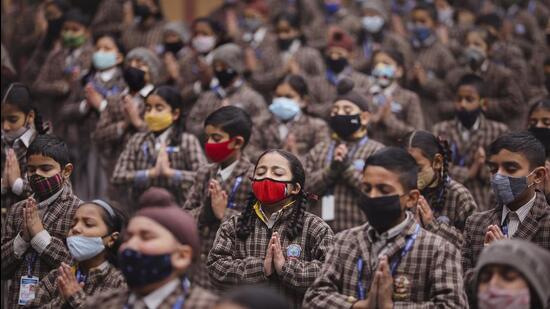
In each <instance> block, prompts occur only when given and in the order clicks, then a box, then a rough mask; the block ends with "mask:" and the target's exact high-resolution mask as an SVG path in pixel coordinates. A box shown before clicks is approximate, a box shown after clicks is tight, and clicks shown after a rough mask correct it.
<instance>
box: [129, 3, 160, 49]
mask: <svg viewBox="0 0 550 309" xmlns="http://www.w3.org/2000/svg"><path fill="white" fill-rule="evenodd" d="M129 5H130V7H131V9H130V10H128V9H124V10H123V12H124V16H123V25H122V35H121V37H122V42H123V43H124V46H125V47H126V48H127V49H133V48H137V47H144V48H154V46H155V45H157V44H159V43H161V41H162V29H163V26H164V21H163V16H162V10H161V7H160V3H159V2H158V1H156V0H132V1H131V2H130V3H129Z"/></svg>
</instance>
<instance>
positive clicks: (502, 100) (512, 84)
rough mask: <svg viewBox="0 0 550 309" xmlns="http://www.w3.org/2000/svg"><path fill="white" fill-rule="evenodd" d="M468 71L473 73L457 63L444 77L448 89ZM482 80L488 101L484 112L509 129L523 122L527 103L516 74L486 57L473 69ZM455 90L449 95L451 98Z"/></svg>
mask: <svg viewBox="0 0 550 309" xmlns="http://www.w3.org/2000/svg"><path fill="white" fill-rule="evenodd" d="M467 73H474V72H473V71H472V70H471V69H470V68H469V67H468V66H462V67H456V68H454V69H453V70H451V71H450V72H449V73H448V74H447V77H446V78H445V80H446V83H447V87H448V89H455V87H456V85H457V83H458V81H459V80H460V78H461V77H462V76H463V75H464V74H467ZM475 73H476V74H479V75H481V76H482V77H483V79H484V80H485V83H484V88H485V89H484V91H485V98H486V100H489V101H490V105H489V108H488V109H487V111H486V112H485V115H486V116H487V118H489V119H491V120H495V121H499V122H502V123H504V124H506V125H507V126H508V127H510V128H512V129H519V128H523V127H524V126H525V117H526V113H527V108H528V106H527V103H526V101H525V98H524V96H523V93H522V91H521V88H520V87H519V84H518V83H517V82H516V78H517V76H514V75H513V73H512V71H510V70H508V69H507V68H505V67H504V66H501V65H498V64H496V63H494V62H491V61H487V62H485V63H484V64H483V65H482V66H481V68H480V69H479V70H478V71H477V72H475ZM453 99H454V93H453V94H450V93H449V96H448V100H449V101H453Z"/></svg>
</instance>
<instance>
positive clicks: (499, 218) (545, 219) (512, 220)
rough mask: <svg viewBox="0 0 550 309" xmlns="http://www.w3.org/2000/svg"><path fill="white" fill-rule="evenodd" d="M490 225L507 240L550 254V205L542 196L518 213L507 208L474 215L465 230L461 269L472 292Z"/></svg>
mask: <svg viewBox="0 0 550 309" xmlns="http://www.w3.org/2000/svg"><path fill="white" fill-rule="evenodd" d="M489 225H497V226H499V227H500V229H501V230H502V232H503V234H504V235H506V236H507V237H508V238H517V239H524V240H528V241H530V242H533V243H535V244H537V245H539V246H540V247H542V248H545V249H547V250H550V205H549V204H548V202H547V201H546V198H545V196H544V194H543V193H542V192H539V191H536V195H535V197H534V198H533V199H531V200H530V201H529V202H527V204H525V205H523V206H522V207H520V208H519V209H518V210H516V211H515V212H513V211H510V210H509V209H508V207H507V206H504V205H496V207H495V208H493V209H491V210H487V211H484V212H480V213H476V214H473V215H471V216H470V217H469V218H468V220H466V228H465V229H464V247H463V249H462V266H463V268H464V273H465V283H466V287H467V288H470V284H471V283H472V282H471V281H472V279H473V268H474V267H475V265H476V263H477V260H478V258H479V255H480V253H481V250H483V247H484V246H485V244H484V243H485V234H486V232H487V227H488V226H489Z"/></svg>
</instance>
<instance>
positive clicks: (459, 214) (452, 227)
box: [424, 179, 477, 249]
mask: <svg viewBox="0 0 550 309" xmlns="http://www.w3.org/2000/svg"><path fill="white" fill-rule="evenodd" d="M424 197H425V198H426V200H427V201H428V203H429V204H430V206H431V207H432V211H433V217H434V221H433V222H432V224H430V225H427V226H425V227H424V228H425V229H426V230H428V231H430V232H432V233H434V234H437V235H439V236H441V237H443V238H445V239H446V240H447V241H448V242H450V243H452V244H454V245H456V246H457V247H458V248H459V249H460V248H461V247H462V242H463V238H462V231H463V230H464V226H465V224H466V219H468V217H469V216H470V215H472V214H473V213H474V212H475V211H476V208H477V205H476V202H475V200H474V197H473V196H472V194H471V193H470V191H468V189H466V187H464V186H463V185H461V184H460V183H458V182H456V181H454V180H452V179H450V180H449V182H448V184H447V195H446V197H445V203H444V205H443V207H441V208H434V205H436V204H437V201H438V199H439V196H438V194H437V192H432V193H430V194H426V195H424Z"/></svg>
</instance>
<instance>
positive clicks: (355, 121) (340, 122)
mask: <svg viewBox="0 0 550 309" xmlns="http://www.w3.org/2000/svg"><path fill="white" fill-rule="evenodd" d="M330 127H331V128H332V131H334V132H336V134H338V136H340V137H341V138H347V137H349V136H350V135H352V134H353V133H355V132H357V130H359V129H360V128H361V116H360V114H357V115H336V116H332V117H330Z"/></svg>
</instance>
